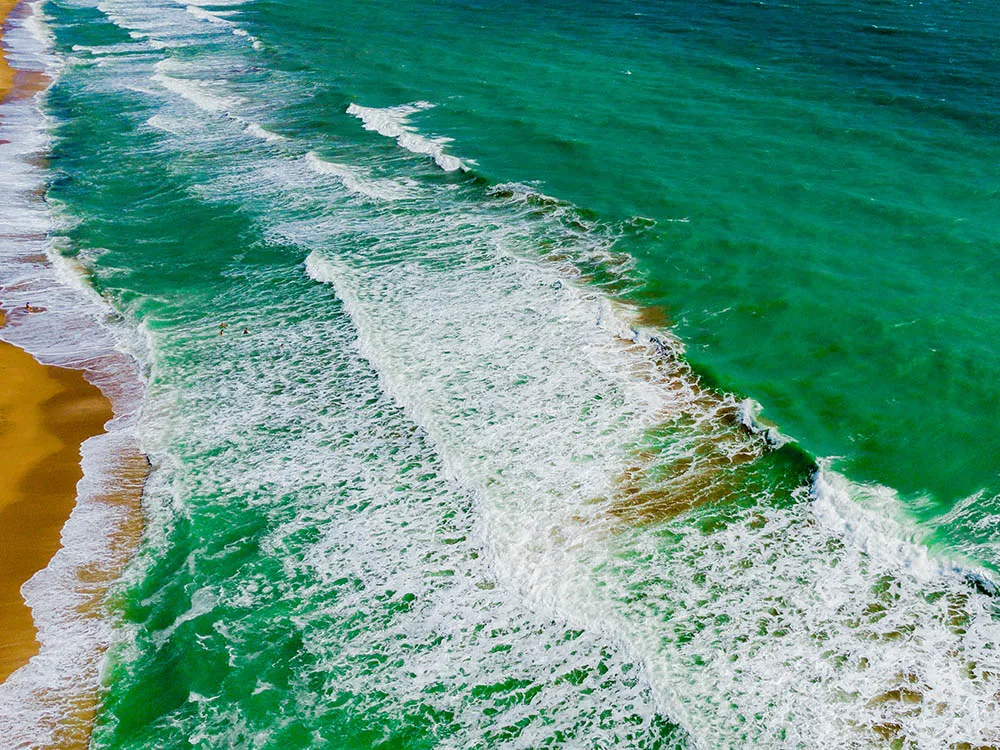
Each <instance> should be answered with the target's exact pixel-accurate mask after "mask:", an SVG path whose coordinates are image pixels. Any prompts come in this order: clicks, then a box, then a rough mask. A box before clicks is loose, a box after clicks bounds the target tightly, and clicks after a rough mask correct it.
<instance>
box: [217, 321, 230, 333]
mask: <svg viewBox="0 0 1000 750" xmlns="http://www.w3.org/2000/svg"><path fill="white" fill-rule="evenodd" d="M227 325H229V324H228V323H219V335H220V336H221V335H222V334H224V333H225V332H226V326H227Z"/></svg>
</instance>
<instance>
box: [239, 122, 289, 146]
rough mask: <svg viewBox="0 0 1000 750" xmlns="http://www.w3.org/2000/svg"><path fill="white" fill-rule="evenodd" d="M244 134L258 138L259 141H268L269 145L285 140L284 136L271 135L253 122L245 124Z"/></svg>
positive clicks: (271, 133)
mask: <svg viewBox="0 0 1000 750" xmlns="http://www.w3.org/2000/svg"><path fill="white" fill-rule="evenodd" d="M245 132H246V133H248V134H250V135H252V136H253V137H254V138H260V139H261V140H264V141H268V142H269V143H278V142H279V141H284V140H286V139H285V136H283V135H278V134H277V133H273V132H271V131H270V130H268V129H266V128H263V127H261V126H260V125H258V124H257V123H255V122H251V123H247V126H246V128H245Z"/></svg>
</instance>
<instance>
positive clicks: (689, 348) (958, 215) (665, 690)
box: [46, 0, 1000, 748]
mask: <svg viewBox="0 0 1000 750" xmlns="http://www.w3.org/2000/svg"><path fill="white" fill-rule="evenodd" d="M46 9H47V12H48V13H49V15H50V16H51V18H50V19H49V25H50V27H51V29H52V32H53V34H54V37H55V39H54V47H55V51H56V52H58V53H59V55H60V56H61V57H62V58H63V59H64V60H65V63H66V67H65V69H64V70H63V71H62V74H61V76H60V78H59V80H58V82H57V84H56V85H55V86H54V88H53V89H52V90H51V92H50V93H49V95H48V98H47V100H46V111H47V112H48V113H49V114H50V115H51V117H52V118H53V125H52V127H53V128H54V135H55V142H54V144H53V147H52V154H51V158H50V162H49V170H50V187H49V191H48V199H49V203H50V205H51V206H52V207H53V211H54V213H55V215H56V216H57V217H59V219H60V220H61V222H62V225H63V227H64V228H63V229H62V230H61V235H63V237H62V239H61V242H62V243H63V244H62V247H63V248H64V250H63V251H64V253H65V254H67V255H69V256H72V257H74V258H75V259H76V260H78V261H79V262H80V264H81V266H82V267H83V268H84V269H86V271H87V272H88V274H89V277H88V278H89V283H90V284H91V285H92V286H93V287H94V288H95V289H96V290H97V291H98V292H100V294H102V295H103V296H104V297H105V299H106V300H107V301H108V302H110V304H111V305H112V306H113V307H114V308H115V309H116V310H117V311H118V313H119V314H120V315H121V316H123V318H124V320H125V321H126V323H127V324H128V326H130V327H131V328H132V329H133V330H135V331H137V332H139V334H141V336H142V339H143V341H144V344H143V346H142V347H140V348H139V349H137V352H136V354H137V356H138V358H139V359H140V362H141V364H142V366H143V367H144V368H145V371H146V375H147V381H148V384H147V392H146V395H145V398H144V402H143V409H142V414H141V427H140V430H141V434H142V438H143V442H144V447H145V450H146V452H147V453H148V455H149V456H150V458H151V461H152V463H153V466H154V471H153V473H152V475H151V478H150V481H149V484H148V487H147V491H146V496H145V505H146V508H147V513H148V522H147V532H146V538H145V540H144V542H143V544H142V546H141V548H140V550H139V554H138V556H137V559H136V561H135V562H134V563H133V565H132V566H131V568H130V570H129V573H128V575H127V577H126V580H125V581H123V582H122V584H121V586H120V590H119V592H118V594H117V597H116V607H117V609H118V612H119V614H120V617H121V621H120V624H119V628H118V639H117V645H116V646H115V647H114V648H113V650H112V656H111V660H110V662H109V665H108V668H107V671H106V674H105V685H106V695H105V699H104V703H103V706H102V709H101V711H100V713H99V716H98V719H97V726H96V730H95V733H94V739H93V743H92V744H93V746H94V747H116V748H119V747H121V748H124V747H136V748H139V747H143V748H153V747H164V748H166V747H179V746H185V745H186V744H190V745H192V746H197V747H275V748H279V747H280V748H291V747H358V748H362V747H365V748H366V747H406V748H410V747H414V748H417V747H463V748H464V747H531V748H535V747H611V746H622V747H687V746H698V747H740V746H749V745H759V746H774V747H835V746H836V747H865V746H879V745H885V746H896V747H904V746H907V747H909V746H914V747H932V746H942V747H943V746H959V745H958V743H969V744H968V745H966V746H974V745H980V746H982V745H988V744H990V743H996V742H998V741H1000V737H998V736H997V730H996V727H997V726H998V723H1000V722H998V721H997V707H996V699H995V696H996V694H997V690H998V687H1000V686H998V680H1000V676H998V675H1000V664H998V663H997V657H996V653H997V649H996V647H997V646H998V645H1000V644H998V636H997V632H998V631H997V625H996V622H995V613H994V604H993V598H992V596H991V595H990V592H991V591H992V590H993V588H992V584H991V583H990V577H991V576H992V575H993V574H992V572H991V571H992V570H994V569H995V568H996V566H997V564H998V563H1000V558H998V548H997V540H998V529H997V528H996V521H995V516H996V503H997V499H996V498H997V497H998V496H1000V494H998V493H1000V482H998V477H997V473H996V472H997V468H996V461H995V457H996V455H997V453H998V450H997V449H998V448H1000V444H998V438H997V436H996V431H995V430H994V429H993V421H994V409H993V408H992V406H993V404H995V402H996V391H995V389H996V387H997V386H996V383H997V382H1000V380H998V378H997V377H996V376H997V373H998V372H1000V359H998V354H997V348H996V346H995V341H996V339H997V335H998V333H1000V330H998V328H1000V314H998V313H1000V310H998V309H997V303H996V298H995V295H994V294H993V290H994V288H995V284H996V281H997V273H998V270H1000V266H998V265H997V262H996V260H995V256H996V253H997V250H998V244H997V237H998V231H997V230H998V229H1000V226H998V224H1000V218H998V217H1000V211H998V208H1000V205H998V203H1000V191H998V187H1000V182H998V177H997V175H998V172H997V170H996V167H997V157H998V154H1000V147H998V146H997V139H996V136H997V131H998V124H1000V111H998V107H997V102H996V99H995V96H994V95H993V91H994V90H995V88H996V83H997V79H998V77H1000V76H998V74H1000V58H998V53H997V49H998V46H997V41H998V40H997V38H996V28H997V26H996V23H995V21H996V13H995V10H994V8H993V7H992V6H991V5H990V4H988V3H985V2H970V3H964V4H962V5H957V4H954V3H938V2H928V3H923V4H917V5H914V6H910V5H909V4H900V3H894V2H877V3H876V2H852V3H810V4H808V5H804V4H803V5H799V4H795V3H790V4H776V3H775V4H771V3H763V2H762V3H743V2H725V3H695V2H680V1H678V2H660V3H625V2H611V1H609V2H587V3H583V4H567V3H561V2H543V3H532V4H527V3H512V4H507V5H503V6H500V5H497V4H491V3H482V2H444V3H424V2H416V3H407V4H386V3H370V2H360V3H351V4H346V3H336V2H333V3H326V2H324V3H319V2H314V1H313V0H307V1H306V2H298V3H289V2H285V1H284V0H272V1H271V2H263V1H262V2H248V3H244V4H239V3H204V4H199V5H189V6H186V5H184V4H178V3H174V2H165V1H161V0H158V1H157V2H143V3H139V2H132V1H131V0H101V2H98V3H91V2H88V1H87V0H53V2H50V3H49V4H47V5H46ZM222 323H225V324H226V326H225V327H224V328H220V324H222ZM220 331H221V334H220ZM761 407H762V409H763V411H762V412H760V409H761ZM758 414H760V416H759V417H758ZM772 424H774V425H777V427H770V426H769V425H772ZM789 438H793V439H794V440H792V441H790V440H789Z"/></svg>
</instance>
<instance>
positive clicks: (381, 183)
mask: <svg viewBox="0 0 1000 750" xmlns="http://www.w3.org/2000/svg"><path fill="white" fill-rule="evenodd" d="M305 162H306V164H307V165H308V166H309V168H310V169H311V170H313V171H314V172H316V173H318V174H323V175H330V176H332V177H336V178H337V179H338V180H340V182H341V183H342V184H343V186H344V187H345V188H347V189H348V190H350V191H351V192H352V193H357V194H358V195H363V196H365V197H366V198H371V199H372V200H377V201H394V200H401V199H403V198H409V197H411V196H412V194H413V193H412V191H411V190H410V189H409V188H407V187H406V186H405V185H402V184H400V183H398V182H395V181H394V180H386V179H377V178H373V177H371V176H368V175H366V174H365V173H364V172H363V171H362V170H360V169H358V168H356V167H348V166H346V165H343V164H337V163H335V162H332V161H327V160H324V159H321V158H320V157H319V156H317V155H316V153H315V152H313V151H310V152H309V153H308V154H306V156H305Z"/></svg>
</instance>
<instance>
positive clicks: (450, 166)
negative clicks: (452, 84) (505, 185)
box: [347, 102, 467, 172]
mask: <svg viewBox="0 0 1000 750" xmlns="http://www.w3.org/2000/svg"><path fill="white" fill-rule="evenodd" d="M433 106H434V105H433V104H431V103H430V102H414V103H413V104H404V105H401V106H398V107H385V108H382V109H379V108H376V107H362V106H360V105H358V104H354V103H353V102H352V103H351V104H350V105H349V106H348V107H347V114H349V115H354V116H355V117H357V118H358V119H359V120H361V122H362V124H363V125H364V128H365V130H372V131H374V132H376V133H378V134H379V135H384V136H385V137H386V138H394V139H395V140H396V143H398V144H399V145H400V146H401V147H403V148H405V149H406V150H407V151H412V152H413V153H415V154H424V155H426V156H430V157H431V158H432V159H433V160H434V163H435V164H437V165H438V166H439V167H441V169H443V170H444V171H445V172H454V171H456V170H459V169H461V170H466V169H467V167H466V166H465V164H463V163H462V161H461V160H460V159H458V158H457V157H454V156H451V155H450V154H447V153H445V146H446V145H447V144H448V143H450V142H451V139H450V138H444V137H436V138H432V137H429V136H425V135H421V134H420V133H418V132H417V129H416V128H415V127H414V126H413V125H412V124H410V117H411V116H412V115H414V114H416V113H417V112H421V111H423V110H426V109H430V108H431V107H433Z"/></svg>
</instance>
